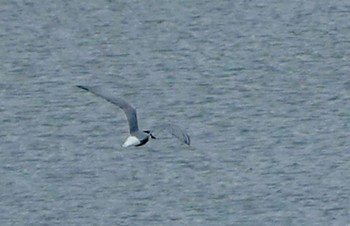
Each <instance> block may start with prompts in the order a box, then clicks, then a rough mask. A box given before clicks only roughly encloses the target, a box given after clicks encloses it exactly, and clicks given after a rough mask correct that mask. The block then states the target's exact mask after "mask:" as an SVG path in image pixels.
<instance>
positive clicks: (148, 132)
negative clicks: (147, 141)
mask: <svg viewBox="0 0 350 226" xmlns="http://www.w3.org/2000/svg"><path fill="white" fill-rule="evenodd" d="M143 132H145V133H147V134H149V136H150V137H151V138H152V139H157V138H156V137H155V136H153V134H152V133H151V131H149V130H144V131H143Z"/></svg>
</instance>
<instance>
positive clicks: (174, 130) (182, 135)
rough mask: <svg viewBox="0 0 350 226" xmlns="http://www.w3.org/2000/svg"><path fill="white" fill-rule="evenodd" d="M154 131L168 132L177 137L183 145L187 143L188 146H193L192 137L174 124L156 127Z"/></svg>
mask: <svg viewBox="0 0 350 226" xmlns="http://www.w3.org/2000/svg"><path fill="white" fill-rule="evenodd" d="M154 130H155V132H156V130H166V131H167V132H169V133H170V134H171V135H173V136H174V137H176V138H177V139H178V140H180V141H181V142H182V143H185V144H187V145H190V144H191V139H190V136H189V135H188V134H187V133H186V131H185V130H183V129H181V128H180V127H179V126H177V125H174V124H169V123H167V124H161V125H158V126H155V127H154Z"/></svg>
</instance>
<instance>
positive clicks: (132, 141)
mask: <svg viewBox="0 0 350 226" xmlns="http://www.w3.org/2000/svg"><path fill="white" fill-rule="evenodd" d="M140 143H141V142H140V140H139V139H137V137H134V136H129V137H128V138H126V140H125V142H124V144H123V147H124V148H126V147H130V146H135V145H138V144H140Z"/></svg>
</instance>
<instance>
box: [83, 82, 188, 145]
mask: <svg viewBox="0 0 350 226" xmlns="http://www.w3.org/2000/svg"><path fill="white" fill-rule="evenodd" d="M77 87H78V88H80V89H83V90H86V91H89V92H91V93H93V94H95V95H96V96H99V97H101V98H103V99H105V100H107V101H108V102H111V103H112V104H115V105H117V106H118V107H120V108H121V109H122V110H123V111H124V113H125V116H126V119H127V121H128V126H129V137H128V138H127V139H126V140H125V142H124V144H123V147H129V146H142V145H144V144H146V143H147V142H148V141H149V139H150V138H152V139H156V137H154V136H153V134H152V133H151V131H148V130H144V131H140V130H139V127H138V122H137V114H136V110H135V108H133V107H132V106H131V105H130V104H129V103H128V102H126V101H125V100H124V99H122V98H118V97H112V96H110V95H109V94H106V93H104V92H103V91H101V90H100V89H97V88H94V87H89V86H80V85H78V86H77ZM163 127H164V128H165V129H168V130H169V132H170V133H171V134H172V135H174V136H175V137H177V138H178V139H179V140H181V141H182V142H184V143H185V144H187V145H190V137H189V136H188V134H187V133H185V132H184V131H183V130H181V129H180V127H178V126H175V125H171V124H167V125H165V126H164V125H163Z"/></svg>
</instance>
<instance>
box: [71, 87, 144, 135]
mask: <svg viewBox="0 0 350 226" xmlns="http://www.w3.org/2000/svg"><path fill="white" fill-rule="evenodd" d="M77 87H78V88H80V89H83V90H86V91H89V92H91V93H93V94H95V95H96V96H99V97H101V98H103V99H105V100H106V101H108V102H110V103H112V104H115V105H117V106H118V107H120V108H121V109H122V110H123V111H124V113H125V116H126V119H127V120H128V124H129V132H130V134H131V133H133V132H136V131H138V130H139V127H138V124H137V115H136V110H135V108H133V107H132V106H131V105H130V104H128V102H126V101H125V100H124V99H122V98H118V97H112V96H110V95H109V94H107V93H104V92H103V91H102V90H101V89H98V88H95V87H90V86H80V85H79V86H77Z"/></svg>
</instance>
